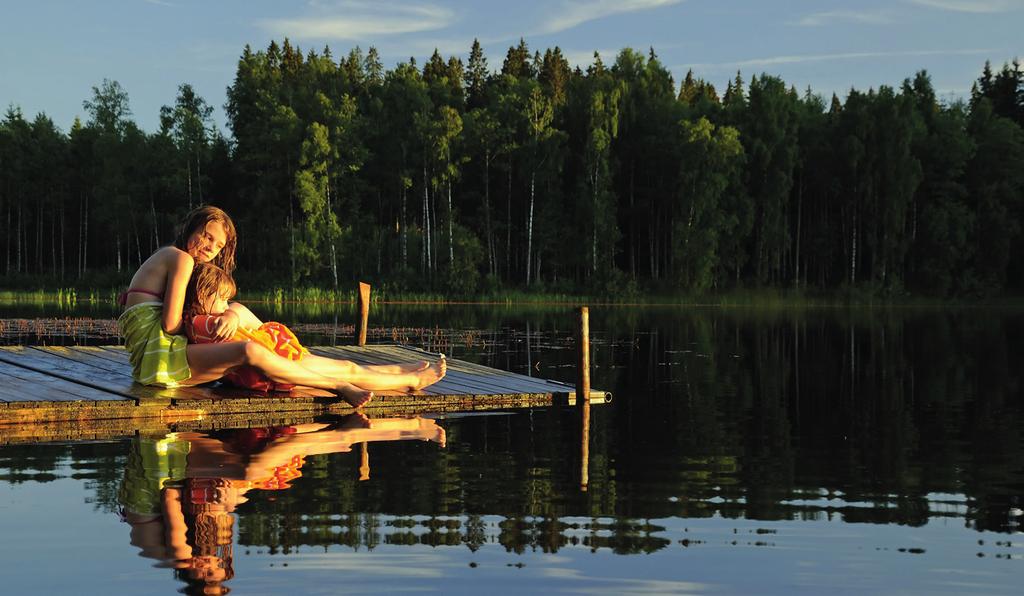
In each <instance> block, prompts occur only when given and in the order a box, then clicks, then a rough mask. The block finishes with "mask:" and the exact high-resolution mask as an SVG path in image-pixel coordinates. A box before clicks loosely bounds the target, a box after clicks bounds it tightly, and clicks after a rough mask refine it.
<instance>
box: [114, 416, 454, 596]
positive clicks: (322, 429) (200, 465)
mask: <svg viewBox="0 0 1024 596" xmlns="http://www.w3.org/2000/svg"><path fill="white" fill-rule="evenodd" d="M410 439H418V440H425V441H434V442H436V443H438V444H440V445H441V446H444V444H445V432H444V429H443V428H441V427H439V426H437V424H436V423H435V422H434V421H433V420H429V419H424V418H411V419H404V418H393V419H376V420H369V419H367V418H366V417H364V416H362V415H361V414H352V415H350V416H347V417H345V418H343V419H341V420H340V421H339V422H337V423H334V424H300V425H293V426H280V427H270V428H258V429H242V430H230V431H216V432H213V433H210V434H199V433H171V434H169V435H167V436H166V437H162V438H159V439H156V438H144V437H138V438H136V439H135V440H133V442H132V446H131V451H130V453H129V456H128V466H127V467H126V469H125V477H124V482H123V483H122V485H121V490H120V493H119V500H120V502H121V506H122V515H123V517H124V520H125V521H126V522H128V523H129V524H131V543H132V545H133V546H136V547H138V548H139V549H140V551H141V552H140V554H141V555H142V556H144V557H148V558H151V559H156V560H158V561H160V563H159V566H166V567H171V568H173V569H175V575H176V577H178V578H179V579H181V580H183V581H185V582H186V583H187V584H189V588H188V591H189V593H193V592H194V593H202V594H224V593H227V591H228V588H227V586H225V585H223V582H226V581H227V580H229V579H231V578H232V577H233V576H234V567H233V533H234V523H235V521H234V516H233V513H234V511H235V509H236V508H237V507H238V506H239V505H241V504H242V503H245V502H246V500H247V499H246V497H245V495H246V493H247V492H249V491H250V490H252V489H258V490H282V489H287V488H289V486H290V483H291V482H292V481H294V480H295V479H296V478H298V477H301V475H302V471H301V468H302V465H303V463H304V462H305V458H306V457H308V456H310V455H316V454H325V453H335V452H343V451H350V450H351V446H352V445H353V444H354V443H361V442H370V441H395V440H410Z"/></svg>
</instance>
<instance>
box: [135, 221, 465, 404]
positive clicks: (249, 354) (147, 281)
mask: <svg viewBox="0 0 1024 596" xmlns="http://www.w3.org/2000/svg"><path fill="white" fill-rule="evenodd" d="M227 242H228V237H227V233H226V231H225V228H224V226H223V225H222V224H221V223H219V222H216V221H210V222H207V223H206V224H205V225H204V226H203V227H202V228H201V229H198V228H197V229H195V230H193V231H192V233H191V234H189V237H188V241H187V242H186V250H180V249H178V248H175V247H173V246H168V247H164V248H161V249H159V250H157V251H156V252H155V253H153V255H151V256H150V257H149V258H148V259H146V261H145V262H144V263H143V264H142V266H141V267H139V270H138V271H137V272H136V273H135V276H134V277H133V278H132V281H131V285H129V287H130V288H133V289H144V290H148V291H150V292H153V293H155V294H158V295H162V296H163V307H162V316H161V323H162V326H163V329H164V331H166V332H167V333H171V334H176V335H180V334H183V331H184V329H183V322H182V312H183V307H184V302H185V289H186V287H187V286H188V280H189V278H190V277H191V275H192V270H193V269H194V267H195V264H196V262H200V263H206V262H210V261H212V260H213V259H216V258H217V255H219V254H220V252H221V251H222V250H223V249H224V247H225V246H226V244H227ZM154 300H156V298H154V297H153V296H150V295H147V294H143V293H138V292H132V293H129V294H128V301H127V306H128V307H131V306H133V305H136V304H140V303H143V302H152V301H154ZM240 324H243V325H245V326H246V327H249V328H256V327H259V326H260V324H262V321H260V320H259V318H258V317H256V316H255V315H254V314H252V312H251V311H250V310H249V309H248V308H246V307H245V306H244V305H242V304H239V303H237V302H232V303H230V304H228V305H227V308H225V309H224V310H223V311H222V312H221V314H220V316H219V317H218V318H217V320H216V322H215V326H214V330H213V337H214V338H215V339H217V340H219V341H222V340H227V339H228V338H230V337H232V336H233V335H234V334H235V331H236V330H237V329H238V326H239V325H240ZM186 358H187V360H188V365H189V370H190V372H191V374H192V377H191V378H190V379H189V380H187V381H185V382H184V383H183V384H185V385H198V384H202V383H208V382H211V381H216V380H218V379H220V378H222V377H223V376H224V375H225V374H227V373H228V372H229V371H231V370H232V369H234V368H235V367H238V366H243V365H248V366H254V367H256V368H258V369H260V371H261V372H263V373H264V374H265V375H266V376H267V377H268V378H269V379H271V380H272V381H274V382H277V383H283V384H290V385H303V386H306V387H315V388H318V389H326V390H328V391H332V392H334V393H336V394H337V395H338V396H339V397H341V398H342V399H344V400H345V401H346V402H348V403H349V404H350V405H352V406H353V407H357V408H358V407H360V406H362V405H364V404H366V403H367V402H369V401H370V400H371V399H372V398H373V392H374V391H380V390H399V391H415V390H418V389H422V388H423V387H426V386H428V385H431V384H433V383H436V382H437V381H439V380H440V379H441V378H443V377H444V376H445V374H446V373H447V363H446V361H445V359H444V356H442V357H441V358H440V359H439V360H438V361H436V362H434V363H431V364H429V366H427V367H425V368H424V367H423V366H422V363H414V364H412V365H397V366H400V368H399V369H397V370H396V369H393V368H392V369H387V370H383V369H382V370H375V369H373V368H370V367H359V366H358V365H355V364H354V363H351V362H345V361H337V360H333V359H330V358H323V357H319V356H312V357H308V358H304V359H303V361H302V362H301V363H299V362H295V361H292V360H289V359H287V358H283V357H281V356H279V355H277V354H275V353H273V352H271V351H269V350H267V349H265V348H263V347H262V346H260V345H259V344H256V343H253V342H224V343H211V344H194V345H189V346H188V348H187V351H186ZM390 366H396V365H390Z"/></svg>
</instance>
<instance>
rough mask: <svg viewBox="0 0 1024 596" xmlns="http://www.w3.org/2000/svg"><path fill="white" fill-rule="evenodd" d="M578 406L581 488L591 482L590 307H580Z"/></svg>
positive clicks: (584, 489) (577, 379)
mask: <svg viewBox="0 0 1024 596" xmlns="http://www.w3.org/2000/svg"><path fill="white" fill-rule="evenodd" d="M578 312H579V333H578V339H579V359H578V361H577V364H576V366H577V373H576V375H577V376H576V407H578V408H579V410H580V428H581V432H580V435H581V437H580V490H581V491H583V492H586V490H587V486H588V485H589V484H590V309H589V308H588V307H586V306H581V307H580V308H579V311H578Z"/></svg>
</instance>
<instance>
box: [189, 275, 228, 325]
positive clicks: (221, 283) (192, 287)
mask: <svg viewBox="0 0 1024 596" xmlns="http://www.w3.org/2000/svg"><path fill="white" fill-rule="evenodd" d="M236 290H237V288H236V287H235V280H234V279H232V277H231V275H229V274H228V273H227V272H226V271H224V270H223V269H221V268H220V267H218V266H216V265H213V264H211V263H196V266H195V268H194V269H193V270H192V277H191V278H189V280H188V286H187V287H186V288H185V308H184V311H185V314H186V315H188V316H196V315H219V314H221V313H222V312H224V311H225V310H226V309H227V302H228V300H230V299H231V298H233V297H234V295H235V291H236Z"/></svg>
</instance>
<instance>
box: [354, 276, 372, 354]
mask: <svg viewBox="0 0 1024 596" xmlns="http://www.w3.org/2000/svg"><path fill="white" fill-rule="evenodd" d="M356 305H357V306H358V307H359V322H358V323H357V324H356V345H357V346H365V345H366V325H367V321H369V319H370V284H367V283H363V282H359V295H358V296H357V297H356Z"/></svg>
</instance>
